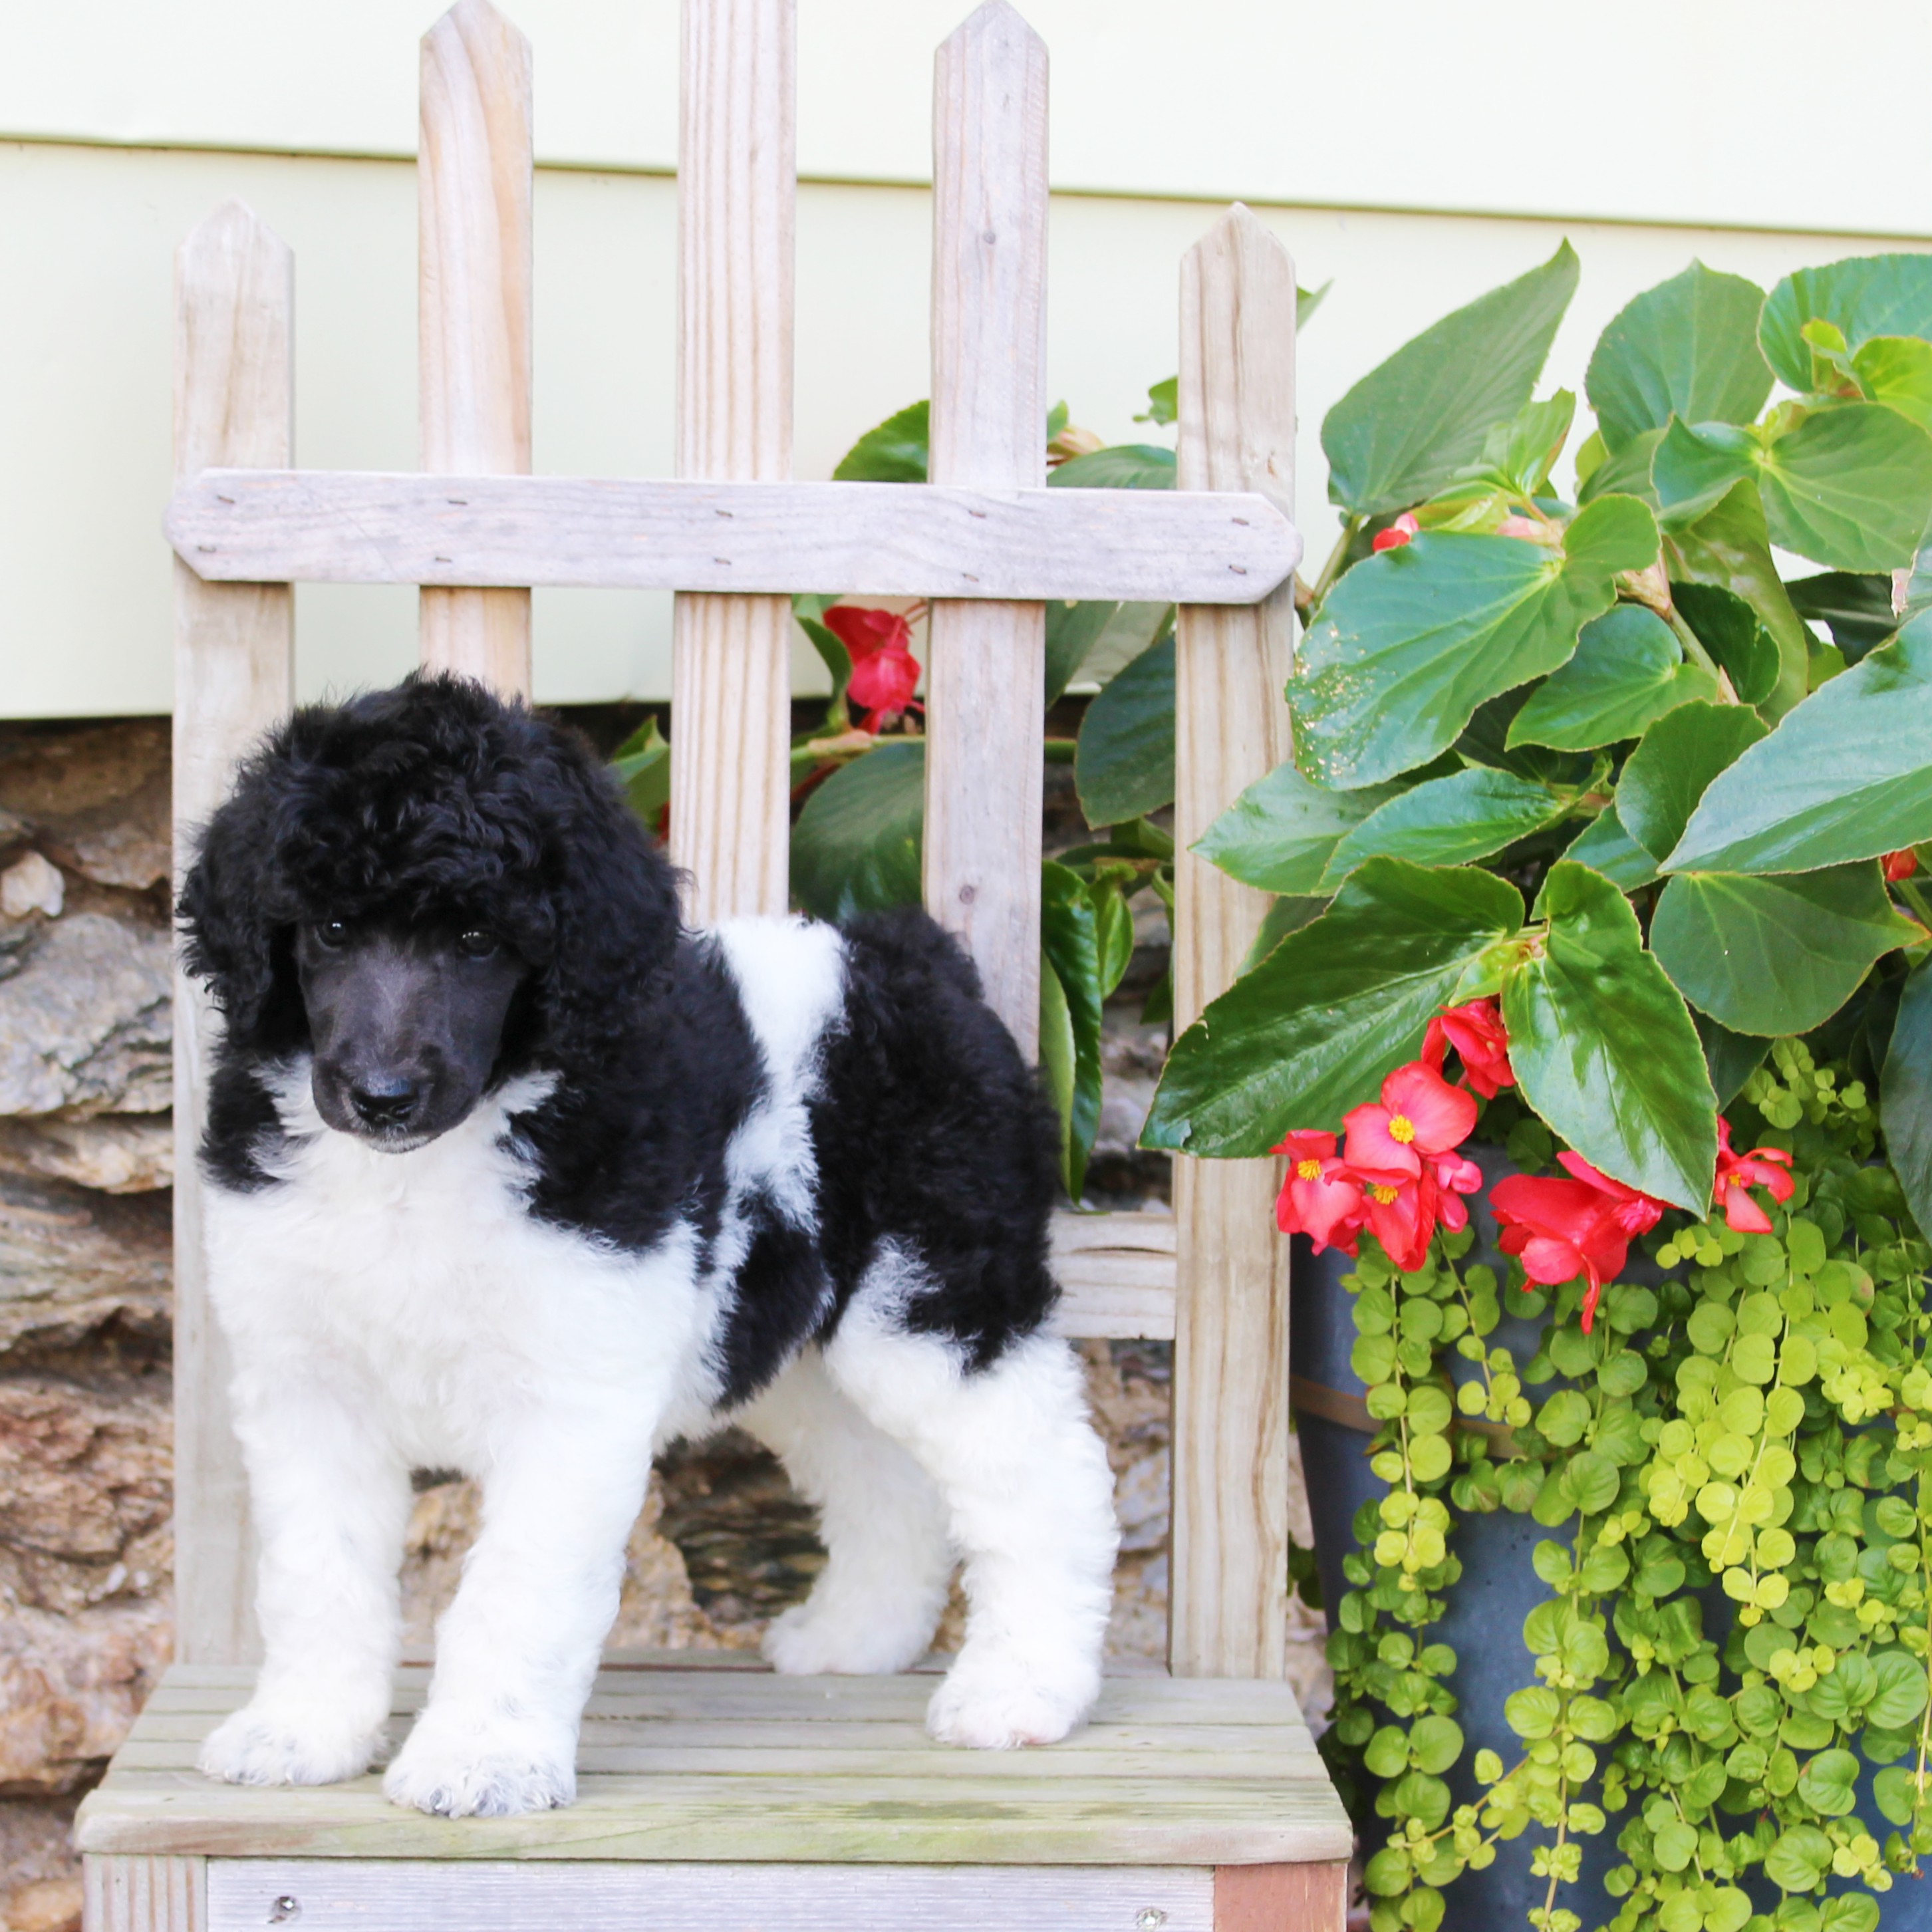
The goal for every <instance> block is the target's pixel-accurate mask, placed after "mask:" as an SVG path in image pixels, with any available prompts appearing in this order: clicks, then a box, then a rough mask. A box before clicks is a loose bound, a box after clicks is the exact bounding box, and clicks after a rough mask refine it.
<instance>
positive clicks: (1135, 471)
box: [1046, 443, 1175, 490]
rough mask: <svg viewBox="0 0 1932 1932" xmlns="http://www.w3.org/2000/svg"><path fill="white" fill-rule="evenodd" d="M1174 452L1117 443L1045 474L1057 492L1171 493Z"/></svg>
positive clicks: (1156, 446) (1136, 444) (1148, 444)
mask: <svg viewBox="0 0 1932 1932" xmlns="http://www.w3.org/2000/svg"><path fill="white" fill-rule="evenodd" d="M1174 475H1175V471H1174V452H1173V451H1172V450H1171V449H1162V447H1161V446H1160V444H1159V443H1116V444H1115V445H1113V446H1112V447H1111V448H1109V449H1096V450H1094V451H1092V452H1090V453H1089V454H1088V455H1085V456H1076V457H1074V458H1072V459H1071V460H1069V461H1067V462H1065V463H1061V464H1060V465H1059V466H1058V468H1056V469H1050V470H1049V471H1048V472H1047V475H1046V480H1047V481H1048V483H1049V484H1051V485H1052V487H1055V488H1056V489H1060V490H1172V488H1173V487H1174Z"/></svg>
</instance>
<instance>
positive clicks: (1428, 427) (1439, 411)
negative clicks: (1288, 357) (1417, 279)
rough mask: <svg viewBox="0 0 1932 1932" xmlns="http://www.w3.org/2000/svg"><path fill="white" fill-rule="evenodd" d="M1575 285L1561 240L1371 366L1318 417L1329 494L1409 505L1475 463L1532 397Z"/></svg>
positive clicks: (1382, 506) (1374, 510)
mask: <svg viewBox="0 0 1932 1932" xmlns="http://www.w3.org/2000/svg"><path fill="white" fill-rule="evenodd" d="M1576 288H1577V257H1576V255H1575V254H1574V252H1573V251H1572V250H1571V246H1570V245H1569V243H1568V242H1565V243H1564V244H1563V245H1562V247H1561V248H1559V249H1558V250H1557V251H1556V254H1554V255H1553V256H1552V257H1550V260H1548V261H1547V262H1546V263H1544V265H1543V266H1542V267H1541V268H1540V269H1532V270H1531V271H1530V272H1529V274H1528V275H1523V276H1520V277H1519V278H1517V280H1516V281H1513V282H1509V283H1506V284H1505V285H1504V286H1503V287H1501V288H1499V289H1494V290H1491V291H1490V293H1489V294H1487V295H1486V296H1481V297H1479V298H1478V299H1477V300H1476V301H1475V302H1471V303H1470V304H1469V305H1468V307H1467V308H1459V309H1458V310H1457V311H1456V312H1455V313H1454V314H1453V315H1448V316H1445V317H1443V319H1442V320H1441V321H1440V322H1439V323H1436V325H1435V326H1434V327H1433V328H1431V329H1425V330H1424V332H1422V334H1421V335H1418V336H1417V337H1416V338H1415V340H1414V341H1412V342H1409V343H1406V344H1404V345H1403V347H1401V348H1400V349H1398V350H1397V351H1396V353H1394V355H1393V356H1391V357H1390V358H1389V359H1388V361H1387V362H1384V363H1382V364H1381V365H1379V367H1377V368H1374V369H1372V370H1371V371H1370V372H1369V374H1367V375H1366V376H1364V377H1363V378H1362V380H1361V381H1360V382H1359V383H1357V384H1356V385H1355V387H1354V388H1353V389H1351V390H1350V391H1349V393H1348V394H1347V395H1346V396H1344V397H1343V398H1342V400H1341V401H1340V402H1339V403H1337V404H1336V405H1335V407H1334V408H1333V409H1331V410H1330V411H1329V412H1328V416H1327V417H1326V418H1325V419H1324V420H1323V422H1322V449H1323V452H1325V454H1326V455H1327V457H1328V495H1329V499H1330V500H1331V502H1337V503H1340V504H1341V505H1343V508H1346V509H1347V510H1349V511H1352V513H1353V514H1355V515H1356V516H1358V517H1373V516H1376V515H1379V514H1381V513H1382V511H1387V510H1400V509H1405V508H1407V507H1408V506H1409V505H1410V504H1412V503H1419V502H1421V501H1422V499H1424V497H1425V496H1433V495H1434V494H1435V493H1436V491H1437V490H1439V489H1441V488H1442V486H1443V485H1444V484H1445V483H1448V481H1451V479H1452V478H1454V476H1455V475H1456V473H1457V471H1458V470H1460V469H1463V467H1464V466H1466V464H1469V463H1472V462H1474V461H1475V460H1476V458H1478V457H1479V456H1481V455H1482V453H1483V445H1484V441H1485V440H1486V439H1487V437H1488V434H1489V432H1490V429H1491V428H1492V427H1493V425H1496V424H1497V423H1499V422H1508V420H1509V419H1511V417H1512V416H1514V415H1515V414H1516V413H1517V411H1518V410H1520V409H1521V408H1522V407H1523V404H1526V402H1528V401H1529V398H1530V392H1531V391H1532V389H1534V388H1535V386H1536V379H1537V377H1538V374H1541V371H1542V368H1543V365H1544V360H1545V359H1546V358H1547V356H1548V355H1549V353H1550V342H1551V341H1552V340H1553V338H1554V337H1555V335H1556V326H1557V324H1558V323H1560V322H1561V321H1562V320H1563V312H1564V311H1565V309H1566V308H1568V307H1569V305H1570V298H1571V296H1572V295H1573V294H1574V293H1576Z"/></svg>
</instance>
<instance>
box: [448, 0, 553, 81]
mask: <svg viewBox="0 0 1932 1932" xmlns="http://www.w3.org/2000/svg"><path fill="white" fill-rule="evenodd" d="M422 49H423V54H424V57H425V60H426V61H427V59H428V56H429V55H430V54H431V52H432V51H434V52H435V53H436V55H437V57H438V58H440V59H443V60H449V58H451V57H452V55H455V56H456V57H457V58H460V59H461V60H462V61H463V62H464V63H465V64H466V65H471V66H473V67H475V68H476V69H477V71H478V72H479V73H483V72H487V71H491V70H493V69H500V70H501V71H505V72H507V73H509V74H514V73H515V72H516V71H517V69H518V68H520V69H521V70H522V73H523V79H524V80H525V81H526V83H527V81H528V80H529V66H530V43H529V38H528V37H527V36H526V34H524V33H523V31H522V30H521V29H520V28H519V27H518V26H517V24H516V23H515V22H514V20H511V19H510V18H509V17H508V15H507V14H505V13H501V12H499V10H497V9H496V7H493V6H492V5H490V0H456V5H455V6H454V7H451V8H450V10H449V12H448V13H445V14H443V16H442V17H440V19H438V20H435V21H434V22H433V23H431V26H430V28H429V30H428V31H427V32H426V33H425V34H424V35H423V37H422Z"/></svg>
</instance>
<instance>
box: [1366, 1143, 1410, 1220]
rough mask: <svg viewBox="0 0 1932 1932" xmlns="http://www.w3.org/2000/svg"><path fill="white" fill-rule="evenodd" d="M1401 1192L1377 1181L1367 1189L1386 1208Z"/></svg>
mask: <svg viewBox="0 0 1932 1932" xmlns="http://www.w3.org/2000/svg"><path fill="white" fill-rule="evenodd" d="M1403 1124H1404V1125H1405V1126H1406V1125H1407V1124H1408V1123H1407V1122H1406V1121H1405V1122H1404V1123H1403ZM1401 1192H1402V1190H1401V1189H1400V1188H1398V1187H1383V1186H1382V1185H1381V1184H1379V1183H1378V1184H1376V1185H1375V1186H1374V1187H1371V1188H1370V1190H1369V1193H1370V1194H1371V1195H1372V1196H1373V1197H1374V1198H1375V1199H1376V1200H1377V1201H1379V1202H1381V1203H1382V1205H1383V1206H1384V1207H1385V1208H1386V1207H1387V1206H1388V1205H1389V1203H1390V1202H1391V1201H1393V1200H1394V1199H1395V1197H1396V1196H1397V1195H1398V1194H1399V1193H1401Z"/></svg>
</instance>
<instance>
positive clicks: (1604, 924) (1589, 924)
mask: <svg viewBox="0 0 1932 1932" xmlns="http://www.w3.org/2000/svg"><path fill="white" fill-rule="evenodd" d="M1537 910H1538V913H1540V914H1541V916H1543V917H1544V918H1545V919H1547V920H1548V921H1549V924H1550V929H1549V933H1548V936H1547V938H1546V939H1545V941H1544V945H1543V947H1542V949H1541V951H1540V953H1535V954H1533V955H1532V956H1531V957H1530V958H1529V959H1526V961H1525V962H1523V964H1522V965H1520V966H1519V967H1518V968H1517V969H1516V970H1515V971H1514V972H1513V973H1511V974H1510V975H1509V977H1508V979H1506V980H1505V982H1504V983H1503V1022H1504V1024H1505V1025H1506V1026H1507V1027H1508V1029H1509V1037H1510V1064H1511V1066H1512V1067H1514V1069H1515V1070H1516V1077H1517V1082H1518V1083H1519V1085H1520V1086H1521V1088H1522V1090H1523V1098H1524V1099H1525V1100H1526V1101H1528V1102H1529V1105H1530V1106H1532V1107H1533V1108H1535V1109H1536V1111H1537V1112H1538V1114H1540V1115H1542V1117H1543V1118H1544V1120H1546V1121H1548V1122H1549V1124H1550V1126H1551V1127H1553V1128H1554V1129H1555V1130H1556V1132H1557V1133H1559V1134H1560V1135H1562V1137H1563V1138H1564V1139H1565V1140H1567V1141H1568V1142H1569V1143H1570V1145H1571V1146H1572V1147H1574V1148H1575V1149H1576V1150H1577V1152H1578V1153H1579V1154H1581V1155H1582V1156H1583V1158H1584V1159H1585V1160H1588V1161H1591V1162H1592V1163H1595V1165H1596V1166H1598V1167H1599V1168H1601V1169H1602V1170H1603V1171H1604V1173H1606V1174H1607V1175H1610V1177H1611V1178H1613V1180H1617V1181H1622V1182H1623V1183H1625V1185H1626V1186H1628V1187H1639V1188H1641V1189H1643V1191H1644V1192H1645V1193H1646V1194H1654V1195H1655V1196H1657V1197H1658V1199H1660V1200H1663V1201H1668V1202H1672V1203H1673V1205H1676V1206H1677V1207H1679V1208H1688V1209H1689V1210H1690V1211H1691V1212H1692V1213H1693V1214H1702V1213H1703V1211H1704V1208H1705V1207H1706V1205H1707V1204H1708V1202H1709V1200H1710V1198H1711V1181H1712V1175H1713V1173H1714V1172H1715V1169H1716V1165H1717V1156H1718V1106H1717V1101H1716V1099H1715V1096H1714V1095H1713V1094H1712V1091H1711V1081H1710V1076H1709V1073H1706V1070H1705V1066H1704V1051H1703V1047H1702V1046H1700V1044H1699V1043H1698V1040H1697V1028H1696V1027H1695V1026H1694V1025H1692V1024H1691V1016H1690V1013H1689V1012H1688V1010H1686V1009H1685V1004H1684V1002H1683V1001H1682V998H1680V997H1679V995H1678V992H1677V990H1676V988H1675V987H1673V986H1672V985H1671V983H1670V980H1668V979H1667V978H1666V977H1664V969H1663V968H1662V967H1661V966H1660V965H1658V962H1656V961H1655V959H1652V957H1651V956H1650V955H1649V953H1646V951H1645V950H1643V934H1642V933H1641V932H1640V931H1639V929H1638V927H1637V914H1636V913H1634V911H1632V910H1631V904H1630V901H1628V899H1626V898H1625V897H1624V895H1623V894H1622V892H1619V891H1618V889H1616V886H1613V885H1612V884H1611V883H1610V881H1609V880H1607V879H1604V878H1602V877H1599V876H1598V874H1596V873H1595V872H1593V871H1590V870H1589V869H1588V868H1586V867H1585V866H1583V865H1573V864H1571V862H1569V861H1568V860H1567V859H1560V860H1559V861H1558V862H1557V863H1556V865H1553V866H1552V867H1551V868H1550V876H1549V877H1548V879H1547V880H1546V881H1545V882H1544V888H1543V895H1542V898H1541V900H1540V901H1539V902H1538V907H1537Z"/></svg>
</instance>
